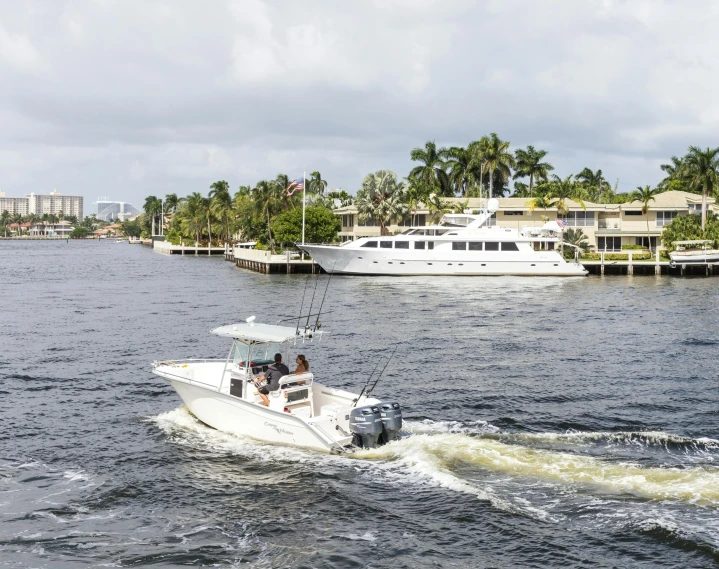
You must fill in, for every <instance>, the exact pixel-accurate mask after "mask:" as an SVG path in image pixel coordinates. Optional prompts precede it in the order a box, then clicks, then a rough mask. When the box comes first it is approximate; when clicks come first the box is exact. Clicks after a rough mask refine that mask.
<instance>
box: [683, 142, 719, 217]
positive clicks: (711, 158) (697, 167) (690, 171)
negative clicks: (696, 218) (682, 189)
mask: <svg viewBox="0 0 719 569" xmlns="http://www.w3.org/2000/svg"><path fill="white" fill-rule="evenodd" d="M684 166H685V169H684V170H685V173H686V176H687V181H688V182H689V187H691V188H692V189H699V188H701V191H702V231H704V229H705V226H706V220H707V194H710V193H713V190H714V186H715V185H716V184H717V177H718V176H719V148H707V149H706V150H702V149H701V148H698V147H697V146H690V147H689V152H688V153H687V155H686V156H685V157H684Z"/></svg>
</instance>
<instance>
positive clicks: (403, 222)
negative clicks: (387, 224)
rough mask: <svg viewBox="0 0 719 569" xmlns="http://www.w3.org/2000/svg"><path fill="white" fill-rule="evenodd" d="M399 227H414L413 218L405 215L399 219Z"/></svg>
mask: <svg viewBox="0 0 719 569" xmlns="http://www.w3.org/2000/svg"><path fill="white" fill-rule="evenodd" d="M397 227H412V218H410V217H405V218H404V219H398V220H397Z"/></svg>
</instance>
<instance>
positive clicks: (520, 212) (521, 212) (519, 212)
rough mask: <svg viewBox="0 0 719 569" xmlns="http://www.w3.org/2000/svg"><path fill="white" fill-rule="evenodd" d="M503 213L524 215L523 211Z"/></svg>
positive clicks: (505, 213)
mask: <svg viewBox="0 0 719 569" xmlns="http://www.w3.org/2000/svg"><path fill="white" fill-rule="evenodd" d="M504 215H524V212H523V211H505V212H504Z"/></svg>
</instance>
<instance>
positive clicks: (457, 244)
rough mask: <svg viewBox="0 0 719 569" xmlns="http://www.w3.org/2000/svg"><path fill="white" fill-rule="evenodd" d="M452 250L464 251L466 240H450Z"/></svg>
mask: <svg viewBox="0 0 719 569" xmlns="http://www.w3.org/2000/svg"><path fill="white" fill-rule="evenodd" d="M452 250H453V251H466V250H467V242H466V241H452Z"/></svg>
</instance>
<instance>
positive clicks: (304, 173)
mask: <svg viewBox="0 0 719 569" xmlns="http://www.w3.org/2000/svg"><path fill="white" fill-rule="evenodd" d="M306 195H307V170H302V245H304V244H305V196H306ZM302 260H303V261H304V260H305V250H304V249H302Z"/></svg>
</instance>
